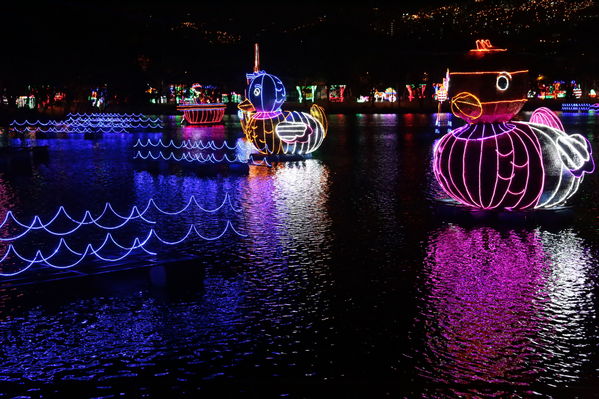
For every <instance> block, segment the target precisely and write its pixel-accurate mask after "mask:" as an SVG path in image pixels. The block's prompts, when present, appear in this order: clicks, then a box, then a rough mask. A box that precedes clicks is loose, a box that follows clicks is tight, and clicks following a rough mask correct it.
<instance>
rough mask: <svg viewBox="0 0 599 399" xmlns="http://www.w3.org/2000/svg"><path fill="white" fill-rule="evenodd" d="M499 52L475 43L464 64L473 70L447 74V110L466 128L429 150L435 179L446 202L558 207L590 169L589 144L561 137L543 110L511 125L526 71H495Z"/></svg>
mask: <svg viewBox="0 0 599 399" xmlns="http://www.w3.org/2000/svg"><path fill="white" fill-rule="evenodd" d="M504 52H505V49H496V48H494V47H493V46H491V44H490V43H489V41H488V40H482V41H477V49H475V50H471V51H470V53H469V54H468V57H467V58H469V61H471V62H470V63H471V64H474V65H479V66H480V67H479V68H478V69H472V70H468V71H465V72H462V71H459V72H458V71H456V72H450V73H449V96H450V98H451V100H450V104H451V110H452V112H453V114H454V115H455V116H457V117H459V118H461V119H463V120H465V121H466V122H467V124H466V125H465V126H462V127H460V128H458V129H455V130H453V131H451V132H449V133H447V134H446V135H445V136H443V137H442V138H441V139H440V140H439V142H438V143H437V145H436V146H435V148H434V154H433V168H434V173H435V177H436V178H437V181H438V182H439V184H440V185H441V187H442V188H443V190H444V191H445V192H446V193H447V194H448V195H449V196H450V197H451V198H453V199H454V200H456V201H458V202H459V203H461V204H463V205H466V206H469V207H473V208H479V209H508V210H512V209H537V208H551V207H555V206H558V205H562V204H564V203H565V202H566V201H567V200H568V199H569V198H570V197H571V196H572V195H574V193H575V192H576V191H577V190H578V187H579V185H580V183H581V182H582V180H583V177H584V175H585V174H586V173H591V172H592V171H593V170H594V162H593V158H592V153H591V145H590V143H589V142H588V140H587V139H586V138H584V137H583V136H581V135H580V134H567V133H566V132H565V131H564V127H563V125H562V123H561V122H560V120H559V118H558V117H557V115H555V113H553V112H552V111H551V110H549V109H547V108H539V109H537V110H536V111H535V112H534V113H533V114H532V116H531V119H530V121H529V122H516V121H512V120H511V119H512V118H513V117H514V116H515V115H516V114H517V113H518V112H519V111H520V109H521V108H522V106H523V105H524V102H525V101H526V91H527V72H528V71H526V70H522V69H513V70H508V69H509V68H506V67H505V65H499V67H498V64H501V61H502V60H505V58H503V57H502V55H503V54H504Z"/></svg>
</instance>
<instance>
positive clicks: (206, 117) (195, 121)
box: [177, 103, 227, 125]
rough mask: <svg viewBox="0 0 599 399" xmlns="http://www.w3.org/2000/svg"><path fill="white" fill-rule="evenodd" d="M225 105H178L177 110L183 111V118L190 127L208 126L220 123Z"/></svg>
mask: <svg viewBox="0 0 599 399" xmlns="http://www.w3.org/2000/svg"><path fill="white" fill-rule="evenodd" d="M226 108H227V105H226V104H223V103H213V104H180V105H177V110H179V111H183V118H185V121H186V122H187V123H189V124H190V125H210V124H214V123H220V122H221V121H222V120H223V116H224V115H225V109H226Z"/></svg>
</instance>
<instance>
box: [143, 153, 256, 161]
mask: <svg viewBox="0 0 599 399" xmlns="http://www.w3.org/2000/svg"><path fill="white" fill-rule="evenodd" d="M133 159H143V160H148V159H152V160H154V161H157V160H163V161H169V160H174V161H177V162H181V161H186V162H189V163H200V164H230V163H245V162H247V161H248V160H247V159H242V158H241V157H240V156H238V155H233V156H231V157H230V156H229V155H228V154H223V155H222V156H221V157H220V158H219V157H217V156H216V155H214V154H208V155H204V154H191V153H188V152H185V153H183V154H182V155H181V156H179V157H178V156H176V155H175V153H173V152H169V154H168V155H164V154H163V153H162V151H159V152H158V154H155V153H153V152H152V151H148V152H147V154H146V155H144V154H142V152H141V151H137V152H136V154H135V155H134V156H133Z"/></svg>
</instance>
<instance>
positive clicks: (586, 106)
mask: <svg viewBox="0 0 599 399" xmlns="http://www.w3.org/2000/svg"><path fill="white" fill-rule="evenodd" d="M562 111H566V112H571V111H577V112H578V111H599V103H595V104H590V103H562Z"/></svg>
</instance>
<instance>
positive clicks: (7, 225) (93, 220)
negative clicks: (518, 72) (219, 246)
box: [0, 193, 247, 277]
mask: <svg viewBox="0 0 599 399" xmlns="http://www.w3.org/2000/svg"><path fill="white" fill-rule="evenodd" d="M225 207H227V208H230V209H231V210H232V211H233V212H234V213H240V212H241V209H239V208H237V207H235V206H234V205H233V203H232V200H231V197H230V195H229V194H228V193H227V194H225V197H224V199H223V201H222V203H221V204H220V205H219V206H217V207H216V208H212V209H210V208H205V207H203V206H202V205H200V203H199V202H198V200H197V199H196V198H195V197H194V196H191V197H190V198H189V200H188V201H187V203H186V205H184V206H183V207H182V208H180V209H178V210H175V211H167V210H164V209H162V208H161V207H159V206H158V205H157V204H156V202H155V201H154V200H153V199H150V200H149V201H148V203H147V204H146V206H145V207H144V208H143V210H141V211H140V208H138V207H137V206H133V207H132V210H131V212H130V214H129V215H127V216H123V215H120V214H119V213H117V212H116V211H114V209H113V207H112V205H111V204H110V203H107V204H106V205H105V207H104V210H103V211H102V212H101V213H100V214H99V215H98V216H96V217H93V216H92V213H91V211H88V210H86V211H85V212H84V216H83V217H82V218H81V219H77V218H75V217H72V216H71V215H69V214H68V213H67V211H66V210H65V209H64V207H62V206H61V207H59V209H58V211H57V212H56V213H55V215H54V216H53V217H51V218H50V219H49V220H48V221H47V222H45V223H44V222H42V219H41V217H40V216H37V215H36V216H34V217H33V221H32V222H31V223H30V224H27V223H23V222H20V221H19V220H18V219H17V218H16V217H15V216H14V214H13V213H12V212H11V211H9V212H8V213H7V215H6V216H5V218H4V220H3V222H2V223H1V224H0V231H9V230H10V231H13V230H11V229H13V227H14V226H15V225H16V226H20V227H21V228H24V231H23V232H22V233H19V234H17V235H13V236H8V235H7V234H6V233H5V234H2V236H3V237H2V241H5V242H6V241H9V244H8V246H7V247H6V251H5V252H4V254H3V255H2V256H1V257H0V277H13V276H16V275H18V274H21V273H23V272H25V271H27V270H28V269H30V268H31V267H33V266H34V265H37V264H39V265H44V266H48V267H50V268H53V269H69V268H72V267H74V266H77V265H78V264H80V263H81V262H83V261H84V260H86V259H89V258H90V257H95V258H97V259H99V260H101V261H104V262H118V261H122V260H123V259H125V258H126V257H128V256H129V255H131V254H132V253H133V252H134V251H136V250H139V251H141V252H143V253H145V254H148V255H156V254H157V252H156V251H155V250H151V249H148V246H149V245H151V244H156V245H167V246H168V245H177V244H180V243H182V242H183V241H185V240H187V239H188V238H190V237H196V238H199V239H202V240H206V241H214V240H218V239H220V238H221V237H223V236H224V235H225V234H227V233H228V232H229V233H232V234H235V235H237V236H239V237H247V235H246V234H245V233H243V232H241V231H239V230H238V229H237V228H235V226H234V225H233V224H232V222H231V221H230V220H228V219H227V220H225V225H224V228H222V230H220V231H219V232H217V233H216V234H206V233H203V232H201V231H200V229H198V226H197V225H196V223H195V222H194V223H191V224H189V223H188V222H184V225H187V227H186V228H185V230H184V234H183V235H180V236H179V237H178V238H176V239H173V238H170V237H169V238H166V237H165V236H164V234H163V233H159V232H158V230H157V227H158V226H159V224H158V223H157V222H156V221H155V220H150V219H149V217H148V218H146V217H145V215H146V213H148V212H154V213H157V214H158V215H162V216H161V217H163V218H164V217H174V216H179V215H181V214H182V213H183V212H186V211H194V210H200V211H201V212H205V213H212V214H213V213H215V212H217V211H220V210H221V209H224V208H225ZM109 214H110V215H109ZM110 216H112V217H117V218H120V219H122V220H123V222H122V223H121V224H119V225H115V226H104V225H103V224H101V223H100V222H99V221H100V220H101V219H103V218H105V217H110ZM64 218H66V219H68V220H70V221H71V222H72V223H73V224H74V225H75V227H74V228H71V229H69V230H68V231H63V232H58V231H55V230H52V229H51V228H50V226H51V225H53V224H54V223H57V220H61V219H64ZM132 220H138V221H140V222H145V223H146V224H147V225H144V226H146V229H147V232H145V233H138V234H137V236H135V237H132V243H131V244H130V245H127V244H122V243H119V242H118V241H117V240H116V239H115V238H114V235H113V232H114V230H116V229H119V228H121V227H123V226H124V225H126V224H128V222H130V221H132ZM92 225H93V227H95V228H97V229H100V231H102V230H104V231H106V234H105V235H104V238H103V240H102V241H101V242H100V243H99V244H93V243H91V242H88V243H87V244H85V245H83V246H81V245H79V247H81V248H82V249H73V245H72V244H71V245H69V244H68V243H67V240H66V239H67V238H70V237H73V236H74V234H73V233H75V232H76V231H77V230H79V228H80V227H82V226H92ZM41 230H43V231H45V232H46V233H48V234H50V235H52V236H55V237H58V245H57V246H56V247H54V248H52V249H50V250H42V249H36V250H31V243H30V242H28V243H25V244H22V245H23V247H24V249H25V252H27V253H32V254H33V255H29V256H28V255H26V254H24V252H23V250H19V249H17V244H19V243H20V242H21V241H23V238H24V237H25V236H26V235H27V234H28V233H29V232H31V231H41ZM88 233H89V232H87V231H86V232H81V237H83V239H88ZM81 237H79V238H78V240H77V241H79V242H80V241H81ZM123 251H124V252H123ZM139 251H137V252H139ZM101 252H102V253H101ZM115 252H116V253H117V254H116V255H115Z"/></svg>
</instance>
